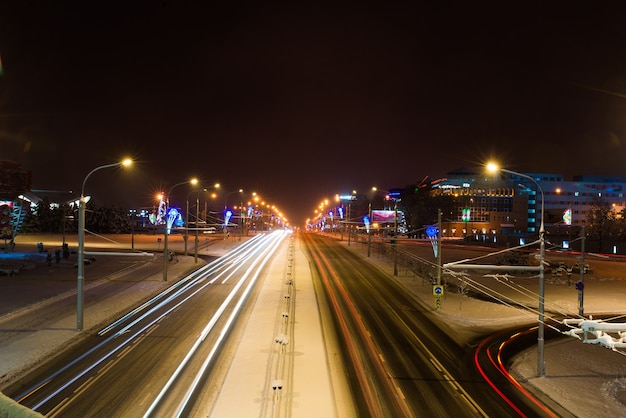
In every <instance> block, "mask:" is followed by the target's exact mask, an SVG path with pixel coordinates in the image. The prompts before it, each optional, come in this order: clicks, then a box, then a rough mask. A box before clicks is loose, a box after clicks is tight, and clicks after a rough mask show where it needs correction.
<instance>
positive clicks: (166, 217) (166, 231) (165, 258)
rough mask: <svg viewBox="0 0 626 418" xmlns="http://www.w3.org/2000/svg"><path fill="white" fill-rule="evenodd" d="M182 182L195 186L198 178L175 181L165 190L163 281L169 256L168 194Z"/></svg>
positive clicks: (165, 276)
mask: <svg viewBox="0 0 626 418" xmlns="http://www.w3.org/2000/svg"><path fill="white" fill-rule="evenodd" d="M182 184H191V185H193V186H195V185H196V184H198V179H197V178H195V177H194V178H192V179H191V180H187V181H181V182H180V183H176V184H175V185H173V186H172V187H170V188H169V190H168V191H167V194H166V195H165V202H166V204H165V236H164V237H163V281H164V282H165V281H167V262H168V258H169V251H168V248H167V236H168V235H169V233H170V231H169V219H168V218H169V215H168V213H167V212H168V210H169V206H170V195H171V194H172V190H174V188H175V187H177V186H180V185H182Z"/></svg>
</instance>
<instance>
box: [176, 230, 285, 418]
mask: <svg viewBox="0 0 626 418" xmlns="http://www.w3.org/2000/svg"><path fill="white" fill-rule="evenodd" d="M281 235H282V236H280V237H279V239H276V240H275V241H274V244H273V247H272V248H271V249H270V250H269V251H268V252H267V253H266V255H265V258H264V259H263V262H262V263H261V265H260V266H259V268H258V269H257V270H256V274H255V275H254V277H253V278H252V280H250V281H249V282H248V286H247V287H246V289H245V291H244V294H243V295H242V296H241V297H240V298H239V301H238V302H237V305H235V309H234V310H233V311H232V313H231V314H230V317H229V318H228V321H227V322H226V324H224V327H222V331H221V332H220V334H219V337H218V339H217V341H216V342H215V344H214V345H213V348H212V349H211V352H210V353H209V355H208V356H207V358H205V359H204V363H202V367H200V369H199V370H198V372H197V373H196V377H195V378H194V380H193V382H192V384H191V386H189V389H188V390H187V393H186V394H185V397H184V398H183V400H182V402H181V403H180V405H179V407H178V411H177V412H176V417H180V416H181V415H182V414H183V412H184V410H185V408H186V407H187V403H189V399H191V396H192V395H193V393H194V392H195V391H196V388H197V386H198V384H199V383H200V379H201V378H202V376H204V374H205V373H206V370H207V368H208V367H209V364H210V363H211V360H212V359H213V356H214V355H215V353H216V351H217V347H218V346H219V345H220V344H221V342H222V340H223V339H224V337H225V336H226V334H227V332H228V330H229V329H230V327H231V325H232V323H233V322H234V321H235V318H236V317H237V315H238V314H239V311H240V310H241V307H242V306H243V304H244V302H245V300H246V299H247V298H248V294H249V293H250V291H251V290H252V288H253V287H254V285H255V284H256V281H257V279H258V278H259V273H260V272H261V270H262V269H263V267H265V264H267V261H268V260H269V259H270V257H271V256H272V255H273V254H274V253H275V252H276V248H277V247H278V245H279V244H280V242H281V241H282V238H283V237H284V234H281Z"/></svg>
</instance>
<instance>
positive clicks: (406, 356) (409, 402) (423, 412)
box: [303, 234, 545, 417]
mask: <svg viewBox="0 0 626 418" xmlns="http://www.w3.org/2000/svg"><path fill="white" fill-rule="evenodd" d="M303 239H304V241H305V242H306V245H307V248H308V251H309V253H310V257H311V259H312V260H314V265H315V269H316V271H317V274H318V275H319V279H320V281H321V282H322V283H323V284H324V289H325V293H326V297H327V298H328V300H329V303H328V304H329V305H330V306H331V307H332V308H333V322H334V327H335V330H336V331H337V332H338V333H339V334H340V337H339V338H343V341H342V342H343V344H342V346H343V347H344V349H343V352H342V355H343V357H344V362H345V365H346V370H347V373H348V374H349V380H350V384H351V386H352V393H354V394H355V396H356V397H357V398H356V399H355V401H356V402H355V403H356V404H357V405H359V408H360V410H359V416H390V417H392V416H511V415H514V414H516V412H517V411H521V412H522V415H526V416H541V415H542V414H544V413H545V411H543V410H542V409H541V408H539V407H537V405H535V404H532V402H528V399H527V398H526V397H525V396H524V395H523V394H518V395H519V397H517V398H514V395H515V394H516V393H515V391H512V393H511V395H510V398H511V399H512V402H514V405H513V406H512V405H511V404H509V403H507V400H505V399H503V398H502V397H500V396H499V395H498V394H497V392H496V391H494V390H492V389H491V387H490V386H489V385H488V384H487V382H486V381H485V380H484V379H483V378H482V376H481V375H480V373H479V372H478V371H477V370H476V369H475V368H474V367H473V364H474V363H473V359H472V357H473V355H474V349H473V348H472V347H468V346H459V345H458V344H457V343H456V342H455V341H454V340H453V339H452V338H450V336H448V335H447V334H446V333H445V332H444V329H445V327H442V326H441V324H440V323H438V321H437V320H436V319H435V318H434V316H433V315H432V314H431V310H430V309H429V308H426V307H423V306H421V305H419V304H417V303H416V301H415V299H414V298H412V297H411V296H409V295H408V294H407V292H406V290H405V289H404V288H403V287H402V286H401V285H399V284H398V282H396V281H394V280H391V279H390V278H389V276H388V275H386V274H385V273H384V272H382V271H378V270H377V269H375V268H372V267H371V266H369V265H367V264H364V263H363V260H362V258H360V257H358V256H357V255H355V254H354V253H353V252H351V251H349V250H347V249H346V248H345V247H343V246H341V245H340V244H338V243H337V242H336V241H335V240H333V239H328V238H325V237H320V236H317V235H312V234H303ZM498 384H500V385H508V386H511V383H510V382H508V381H502V382H498Z"/></svg>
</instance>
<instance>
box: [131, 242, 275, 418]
mask: <svg viewBox="0 0 626 418" xmlns="http://www.w3.org/2000/svg"><path fill="white" fill-rule="evenodd" d="M283 236H284V235H283V234H280V235H278V234H277V233H273V234H271V235H270V237H272V238H273V240H274V246H273V247H271V246H269V245H264V248H263V250H262V251H263V252H265V253H266V257H265V258H264V259H263V263H262V265H261V267H259V269H258V270H257V271H259V270H260V269H261V268H262V267H263V266H264V265H265V262H266V260H267V259H268V258H269V255H271V254H272V253H273V251H274V250H275V248H276V245H277V244H276V242H280V239H282V237H283ZM266 241H269V238H268V239H267V240H266ZM268 254H269V255H268ZM259 260H260V257H259V258H257V259H255V260H254V261H253V264H252V265H251V266H250V267H249V268H248V269H247V270H246V272H245V273H244V275H243V276H242V277H241V279H240V280H239V281H238V282H237V284H236V285H235V287H234V288H233V290H232V291H231V292H230V293H229V294H228V296H227V297H226V299H225V300H224V302H223V303H222V304H221V306H220V307H219V309H218V310H217V311H216V312H215V314H214V315H213V317H212V318H211V320H210V321H209V322H208V323H207V325H206V326H205V328H204V330H203V331H202V333H201V334H200V336H199V337H198V339H197V340H196V342H195V343H194V345H193V346H192V347H191V349H190V350H189V351H188V352H187V355H186V356H185V358H184V359H183V360H182V361H181V363H180V364H179V366H178V367H177V368H176V370H175V371H174V373H173V374H172V376H171V377H170V379H169V380H168V381H167V383H166V384H165V385H164V386H163V388H162V389H161V392H159V394H158V395H157V397H156V398H155V399H154V401H153V402H152V405H150V407H149V408H148V410H147V411H146V412H145V413H144V415H143V416H144V417H149V416H150V415H152V413H153V412H154V410H155V409H156V408H157V407H158V405H159V403H160V402H161V400H162V399H163V398H164V397H165V394H166V393H167V391H168V390H169V388H170V387H171V386H172V384H173V383H174V381H175V380H176V379H177V378H178V376H179V375H180V373H181V372H182V370H183V369H184V368H185V366H186V365H187V363H188V362H189V360H190V359H191V358H192V357H193V355H194V354H195V352H196V351H197V350H198V347H199V346H200V345H201V344H202V342H203V341H204V339H205V338H206V335H207V334H208V333H209V331H210V330H211V329H212V328H213V326H214V325H215V323H216V322H217V320H218V319H219V318H220V316H221V315H222V314H223V312H224V310H225V309H226V308H227V307H228V305H229V304H230V302H231V301H232V299H233V298H234V297H235V294H236V293H237V292H238V290H239V289H240V288H241V286H243V284H244V283H245V281H246V280H247V278H248V276H249V275H250V274H251V272H252V270H253V269H255V268H256V265H257V264H258V262H259ZM249 287H250V286H248V288H249ZM247 291H248V289H246V292H247ZM246 294H247V293H246ZM246 294H244V295H243V296H242V297H241V298H240V302H239V303H238V304H237V306H239V305H240V303H241V299H245V297H246ZM230 321H232V315H231V318H229V324H230ZM222 338H223V335H222V334H220V336H219V339H218V341H217V342H216V344H215V345H214V347H213V349H212V351H211V354H210V357H209V360H210V358H211V357H212V356H213V352H214V351H215V349H216V346H218V345H219V344H220V343H221V340H222ZM207 363H208V361H206V360H205V363H204V364H203V368H204V367H205V365H206V364H207ZM198 379H199V378H198V377H197V376H196V379H194V385H195V384H197V383H196V382H197V380H198ZM191 392H193V390H191ZM188 396H190V392H189V391H188V392H187V395H186V397H185V400H184V403H185V404H186V402H187V401H188ZM183 407H184V405H183ZM183 407H181V408H183Z"/></svg>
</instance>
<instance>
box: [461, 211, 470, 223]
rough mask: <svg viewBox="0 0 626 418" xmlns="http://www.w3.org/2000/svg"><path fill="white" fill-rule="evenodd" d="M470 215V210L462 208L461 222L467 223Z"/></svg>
mask: <svg viewBox="0 0 626 418" xmlns="http://www.w3.org/2000/svg"><path fill="white" fill-rule="evenodd" d="M470 215H471V212H470V208H464V209H463V210H462V214H461V219H462V220H463V222H469V220H470Z"/></svg>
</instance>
